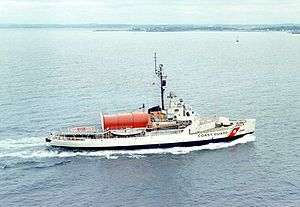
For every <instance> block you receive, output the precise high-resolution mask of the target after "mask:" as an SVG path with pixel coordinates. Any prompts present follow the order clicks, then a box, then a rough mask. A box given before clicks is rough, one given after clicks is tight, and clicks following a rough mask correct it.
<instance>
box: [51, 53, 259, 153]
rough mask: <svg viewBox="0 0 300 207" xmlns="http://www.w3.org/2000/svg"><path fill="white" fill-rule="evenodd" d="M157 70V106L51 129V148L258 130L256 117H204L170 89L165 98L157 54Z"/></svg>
mask: <svg viewBox="0 0 300 207" xmlns="http://www.w3.org/2000/svg"><path fill="white" fill-rule="evenodd" d="M154 70H155V74H156V76H157V77H158V83H159V84H158V85H159V88H160V103H159V104H158V105H156V106H152V107H149V108H145V105H143V106H142V107H140V108H139V109H137V110H135V111H130V112H123V113H115V114H104V113H101V114H100V116H101V121H100V123H99V124H98V125H96V126H77V127H70V128H68V129H66V130H64V131H58V132H51V133H50V134H49V136H48V137H47V138H46V142H47V143H48V144H49V145H50V146H52V147H61V148H68V149H83V150H137V149H151V148H173V147H192V146H201V145H207V144H210V143H221V142H227V143H228V142H232V141H234V140H237V139H240V138H242V137H244V136H245V135H248V134H253V133H254V132H255V124H256V120H255V119H230V118H228V117H223V116H221V117H216V116H214V117H213V118H207V117H202V116H200V115H198V114H196V113H195V112H194V111H193V110H192V108H191V107H190V106H189V105H188V104H187V103H186V102H185V101H184V100H183V99H182V98H178V97H177V96H176V95H175V93H173V92H169V93H168V95H167V97H165V91H166V86H167V76H166V75H165V73H164V69H163V64H159V65H157V56H156V53H154ZM165 98H167V99H166V100H165ZM165 102H166V104H165Z"/></svg>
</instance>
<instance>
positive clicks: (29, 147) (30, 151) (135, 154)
mask: <svg viewBox="0 0 300 207" xmlns="http://www.w3.org/2000/svg"><path fill="white" fill-rule="evenodd" d="M253 141H255V136H254V135H246V136H244V137H243V138H240V139H237V140H234V141H232V142H229V143H211V144H208V145H203V146H195V147H175V148H169V149H143V150H130V151H128V150H119V151H80V152H74V151H62V150H54V149H47V147H46V144H45V143H44V140H43V139H41V138H29V139H26V140H25V138H24V139H21V140H6V141H5V140H2V141H1V142H0V147H3V143H4V142H5V143H6V144H7V146H9V147H8V148H7V146H5V147H6V148H7V149H10V150H8V151H4V152H1V153H0V158H1V157H18V158H24V159H27V158H55V157H58V158H59V157H76V156H88V157H102V158H107V159H117V158H119V157H120V156H126V157H129V158H135V159H140V158H142V157H145V156H146V155H149V154H175V155H178V154H187V153H190V152H192V151H199V150H216V149H222V148H227V147H232V146H235V145H237V144H244V143H247V142H253ZM14 144H16V145H17V146H19V149H16V148H18V147H17V146H12V145H14ZM24 146H26V147H24ZM33 146H34V147H33ZM36 146H39V147H38V149H37V147H36ZM11 149H13V151H12V150H11Z"/></svg>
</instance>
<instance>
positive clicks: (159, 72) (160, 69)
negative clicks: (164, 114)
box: [154, 52, 167, 110]
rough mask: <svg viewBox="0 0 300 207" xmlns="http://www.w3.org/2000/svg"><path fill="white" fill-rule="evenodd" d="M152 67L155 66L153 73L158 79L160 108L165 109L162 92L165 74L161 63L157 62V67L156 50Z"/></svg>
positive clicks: (165, 84)
mask: <svg viewBox="0 0 300 207" xmlns="http://www.w3.org/2000/svg"><path fill="white" fill-rule="evenodd" d="M154 68H155V74H156V75H157V77H158V78H159V80H160V97H161V109H162V110H165V104H164V92H165V87H166V86H167V76H166V75H164V74H163V64H159V66H158V68H157V57H156V52H155V53H154Z"/></svg>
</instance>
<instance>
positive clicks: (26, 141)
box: [0, 137, 45, 151]
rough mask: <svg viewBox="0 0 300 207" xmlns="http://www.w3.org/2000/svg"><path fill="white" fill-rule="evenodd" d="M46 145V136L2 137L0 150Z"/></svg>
mask: <svg viewBox="0 0 300 207" xmlns="http://www.w3.org/2000/svg"><path fill="white" fill-rule="evenodd" d="M43 145H45V142H44V138H41V137H26V138H20V139H0V150H1V151H2V150H8V149H16V148H19V149H20V148H27V147H36V146H43Z"/></svg>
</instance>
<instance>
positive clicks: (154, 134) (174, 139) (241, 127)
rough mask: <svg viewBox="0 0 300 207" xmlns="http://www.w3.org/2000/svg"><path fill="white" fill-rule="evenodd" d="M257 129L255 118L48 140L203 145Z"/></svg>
mask: <svg viewBox="0 0 300 207" xmlns="http://www.w3.org/2000/svg"><path fill="white" fill-rule="evenodd" d="M254 131H255V119H246V120H244V121H242V122H238V121H237V122H236V123H234V124H233V125H231V126H227V127H224V126H223V127H215V128H211V129H208V130H207V129H206V130H203V131H197V132H193V128H191V127H187V128H185V129H183V130H175V131H174V130H165V131H151V132H146V133H145V134H144V135H141V136H134V137H130V136H129V137H115V138H95V137H93V138H89V137H88V136H86V137H85V136H84V135H82V136H80V135H79V136H78V135H76V136H74V137H70V136H68V137H64V136H62V135H52V136H50V137H49V138H47V139H46V141H47V142H48V143H49V144H50V145H51V146H55V147H64V148H76V149H95V150H96V149H97V150H133V149H149V148H171V147H190V146H201V145H205V144H209V143H218V142H231V141H233V140H236V139H238V138H241V137H243V136H244V135H247V134H252V133H253V132H254Z"/></svg>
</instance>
